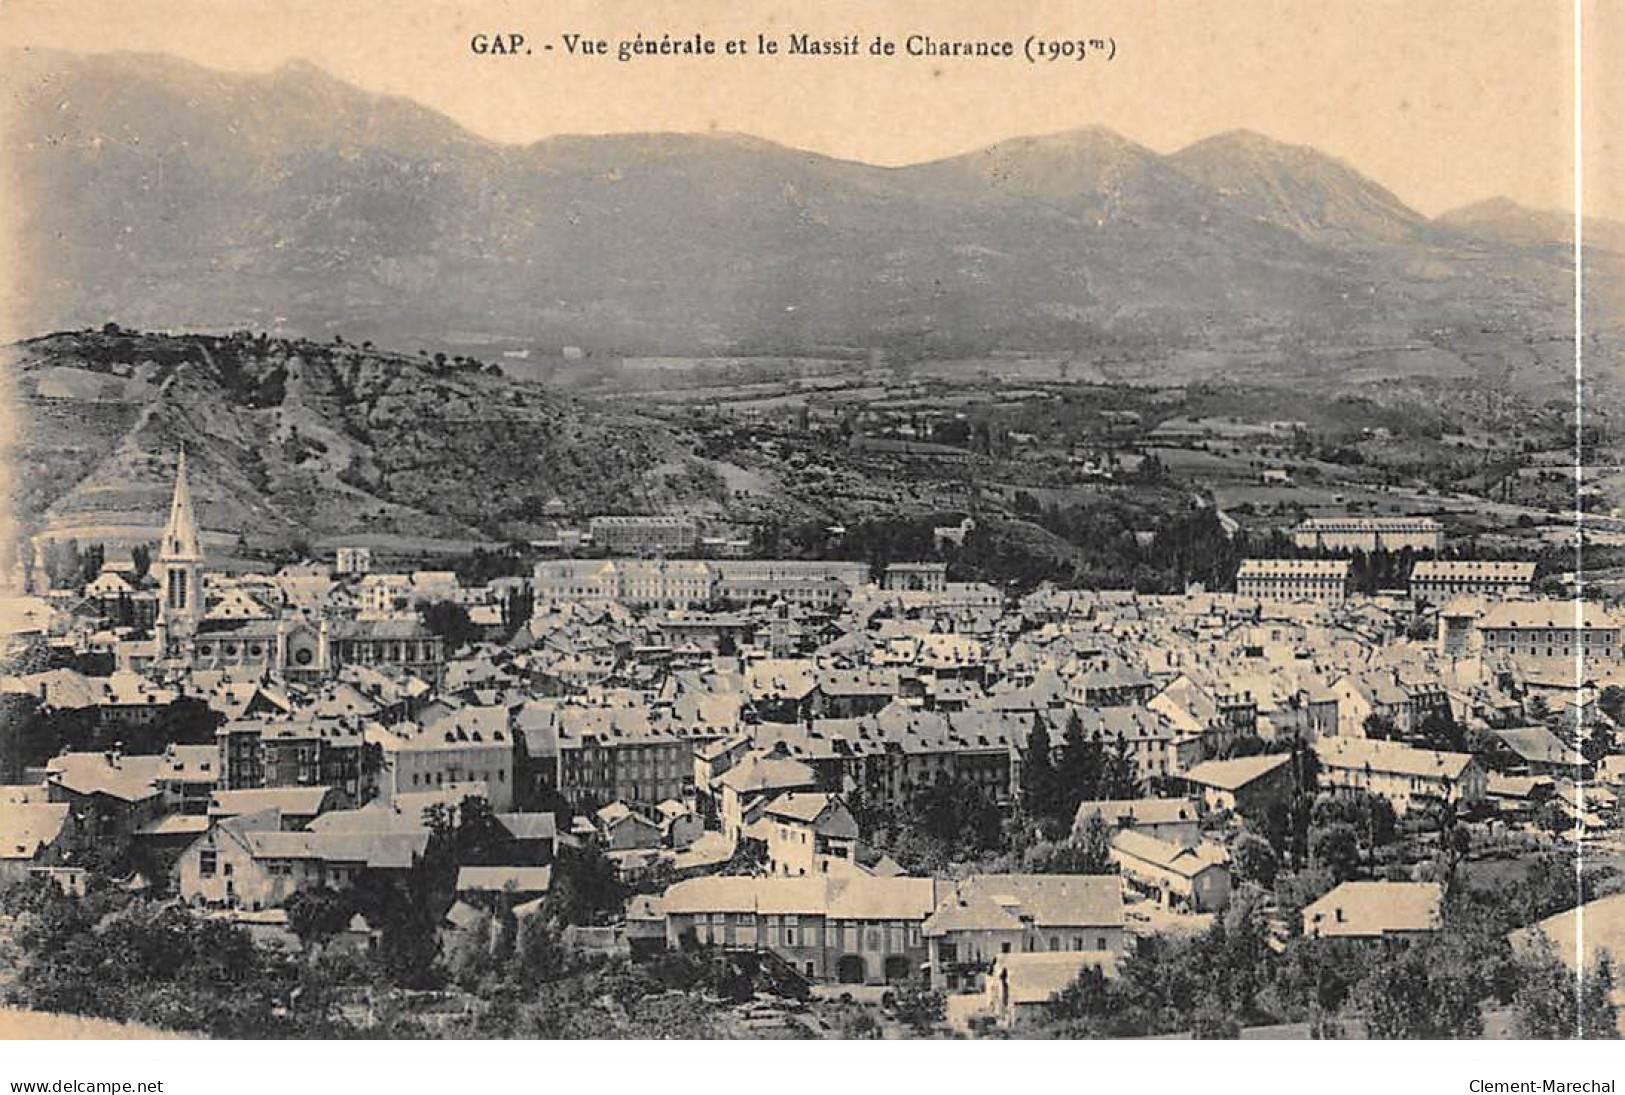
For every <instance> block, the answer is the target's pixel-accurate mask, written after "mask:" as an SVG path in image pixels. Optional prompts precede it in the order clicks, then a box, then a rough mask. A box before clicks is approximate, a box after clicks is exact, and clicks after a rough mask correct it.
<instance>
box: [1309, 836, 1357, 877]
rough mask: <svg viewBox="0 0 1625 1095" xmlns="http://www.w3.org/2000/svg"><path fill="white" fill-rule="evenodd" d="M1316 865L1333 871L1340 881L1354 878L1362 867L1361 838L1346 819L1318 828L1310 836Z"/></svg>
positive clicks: (1333, 874) (1333, 875)
mask: <svg viewBox="0 0 1625 1095" xmlns="http://www.w3.org/2000/svg"><path fill="white" fill-rule="evenodd" d="M1309 845H1310V850H1311V854H1312V855H1313V857H1314V862H1315V865H1316V866H1319V867H1323V868H1325V869H1326V870H1328V871H1330V872H1331V873H1332V877H1333V878H1335V879H1336V880H1337V881H1339V882H1346V881H1348V880H1349V879H1351V878H1353V877H1354V875H1355V873H1356V872H1357V871H1358V870H1359V867H1360V838H1359V836H1358V835H1357V834H1356V832H1355V829H1354V826H1352V825H1350V824H1349V823H1348V822H1346V821H1337V822H1333V823H1332V824H1330V825H1327V826H1326V827H1324V828H1321V829H1316V830H1315V831H1314V832H1313V833H1312V834H1311V835H1310V838H1309Z"/></svg>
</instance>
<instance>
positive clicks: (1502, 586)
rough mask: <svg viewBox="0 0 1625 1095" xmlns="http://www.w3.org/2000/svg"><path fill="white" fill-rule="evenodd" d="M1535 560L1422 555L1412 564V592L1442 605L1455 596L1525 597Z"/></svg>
mask: <svg viewBox="0 0 1625 1095" xmlns="http://www.w3.org/2000/svg"><path fill="white" fill-rule="evenodd" d="M1534 581H1535V564H1534V563H1519V562H1495V561H1487V560H1479V559H1459V560H1457V559H1425V560H1423V561H1422V562H1420V563H1417V564H1416V565H1415V566H1414V567H1412V568H1411V596H1412V597H1413V598H1415V599H1416V600H1418V601H1426V602H1428V603H1429V604H1434V605H1442V604H1445V603H1447V602H1448V601H1450V600H1452V599H1453V598H1456V597H1463V596H1473V597H1527V596H1528V595H1529V593H1530V590H1531V588H1532V586H1533V585H1534Z"/></svg>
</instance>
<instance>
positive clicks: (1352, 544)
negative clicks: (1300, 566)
mask: <svg viewBox="0 0 1625 1095" xmlns="http://www.w3.org/2000/svg"><path fill="white" fill-rule="evenodd" d="M1292 542H1293V543H1294V544H1296V545H1297V546H1298V547H1300V548H1305V549H1307V550H1311V551H1313V550H1322V551H1365V552H1372V551H1376V550H1377V549H1379V548H1381V549H1383V550H1385V551H1401V550H1403V549H1405V548H1410V549H1411V550H1412V551H1439V550H1440V549H1442V548H1443V547H1444V526H1443V525H1441V524H1439V522H1437V521H1435V520H1434V519H1433V518H1431V517H1311V518H1309V519H1308V520H1307V521H1304V522H1303V523H1302V524H1300V525H1298V527H1297V528H1295V529H1293V530H1292Z"/></svg>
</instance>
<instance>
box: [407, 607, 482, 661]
mask: <svg viewBox="0 0 1625 1095" xmlns="http://www.w3.org/2000/svg"><path fill="white" fill-rule="evenodd" d="M418 614H419V615H420V616H421V617H422V618H423V626H424V627H426V628H428V629H429V630H430V631H432V632H434V633H435V634H436V635H439V636H440V637H441V638H442V639H444V640H446V649H447V651H448V652H449V651H454V650H459V649H461V648H462V647H464V646H467V645H468V644H469V643H472V642H474V641H475V640H476V639H478V638H479V637H480V633H479V629H478V628H476V627H475V626H474V624H473V621H471V620H470V619H469V618H468V609H466V608H464V607H463V606H462V605H460V604H458V603H456V602H455V601H435V602H433V603H430V604H425V605H420V606H419V608H418Z"/></svg>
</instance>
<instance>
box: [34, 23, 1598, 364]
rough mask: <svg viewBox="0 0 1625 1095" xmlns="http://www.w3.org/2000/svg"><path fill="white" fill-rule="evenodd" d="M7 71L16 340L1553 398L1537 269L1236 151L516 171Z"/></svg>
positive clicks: (298, 100)
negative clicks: (98, 336)
mask: <svg viewBox="0 0 1625 1095" xmlns="http://www.w3.org/2000/svg"><path fill="white" fill-rule="evenodd" d="M16 60H17V63H16V64H15V65H13V66H12V69H11V72H10V73H9V75H8V80H9V81H10V82H11V85H12V88H13V93H12V95H11V100H12V102H13V103H14V104H15V106H16V107H17V109H16V110H15V112H14V130H13V132H12V134H11V138H12V143H11V147H12V148H13V149H15V150H16V155H15V156H14V157H13V163H12V164H11V165H10V166H11V169H12V170H14V171H15V172H16V174H17V178H18V185H19V193H20V194H21V195H22V196H23V198H24V201H23V206H24V208H25V209H26V214H27V215H26V216H25V217H24V218H23V225H22V227H23V230H24V244H25V246H26V248H27V251H28V261H29V268H30V269H31V270H33V271H34V272H35V274H36V276H35V277H33V278H31V279H30V282H29V285H28V291H27V294H26V297H25V299H22V300H20V301H18V302H16V303H17V304H18V305H19V309H20V310H19V314H21V315H22V316H23V317H24V320H25V322H26V324H27V325H28V329H30V330H40V331H44V330H54V329H63V328H78V327H97V326H100V325H101V324H102V323H103V322H105V321H107V320H109V319H111V320H114V321H117V322H119V323H122V324H125V325H129V326H138V327H144V328H149V329H153V328H156V329H187V330H235V329H242V328H246V329H252V330H267V331H271V332H274V333H277V334H288V335H304V336H308V337H314V338H317V339H320V340H324V341H325V340H326V339H327V338H329V337H331V335H332V334H334V333H335V332H339V333H342V334H343V335H344V336H345V337H347V338H350V339H352V340H361V339H372V340H375V341H377V342H379V343H381V344H383V343H387V344H390V345H408V346H413V345H423V346H427V347H430V348H439V349H447V350H451V351H453V352H459V353H477V354H484V355H489V356H496V355H498V354H500V353H502V352H515V353H521V352H526V351H535V352H538V353H544V354H545V353H549V352H556V351H557V349H558V348H559V347H560V346H565V345H571V346H581V347H584V348H586V349H588V350H590V351H595V352H601V353H609V354H614V353H659V354H693V355H703V354H713V353H736V354H750V353H778V352H790V353H809V352H817V351H825V352H845V351H852V350H861V349H863V348H868V347H879V348H881V349H883V350H885V351H887V352H888V353H890V354H893V355H895V356H899V357H912V356H934V355H949V354H974V353H981V352H986V351H988V350H991V349H1033V350H1041V349H1074V348H1078V347H1090V348H1093V349H1095V350H1096V351H1098V352H1099V353H1102V354H1107V355H1112V356H1115V357H1118V358H1124V357H1126V358H1134V359H1138V360H1147V361H1157V360H1165V359H1168V358H1171V357H1174V356H1177V355H1180V354H1181V353H1184V352H1187V351H1200V352H1201V353H1204V354H1208V355H1210V360H1211V366H1210V368H1211V369H1212V370H1213V371H1214V372H1215V373H1217V374H1221V375H1222V373H1223V371H1224V370H1225V369H1226V368H1227V367H1228V366H1229V365H1230V364H1231V363H1232V358H1231V357H1230V356H1228V355H1230V354H1231V352H1232V351H1235V352H1237V353H1241V352H1256V351H1258V350H1259V349H1261V348H1273V349H1277V350H1279V351H1280V354H1281V357H1282V359H1283V360H1287V359H1290V360H1291V361H1292V362H1293V364H1294V365H1295V366H1302V365H1303V364H1305V363H1310V364H1312V363H1314V362H1316V361H1321V362H1324V363H1325V368H1326V369H1327V370H1333V369H1335V368H1337V367H1338V366H1337V362H1338V361H1339V360H1342V359H1343V356H1344V355H1346V354H1347V353H1348V352H1349V351H1350V349H1351V348H1353V349H1361V348H1365V349H1374V350H1379V351H1387V350H1391V349H1394V348H1397V347H1423V348H1438V349H1442V350H1444V351H1446V352H1451V353H1453V352H1455V350H1456V348H1455V347H1453V346H1451V345H1450V342H1451V339H1452V338H1453V337H1454V335H1455V334H1460V333H1470V337H1471V339H1472V340H1473V346H1472V347H1471V350H1470V356H1471V358H1472V361H1473V362H1474V364H1473V368H1475V369H1478V368H1484V369H1487V370H1489V372H1490V374H1491V375H1493V376H1496V377H1502V376H1504V375H1507V374H1509V373H1510V374H1512V379H1513V381H1514V382H1518V383H1524V384H1525V385H1527V386H1539V385H1541V384H1544V383H1548V382H1552V383H1555V382H1557V381H1559V380H1560V379H1561V377H1560V376H1559V375H1558V373H1560V372H1561V370H1557V371H1556V372H1553V375H1552V376H1547V375H1546V373H1547V372H1549V371H1551V370H1545V369H1536V370H1533V371H1529V370H1524V371H1525V372H1529V373H1530V375H1528V376H1524V375H1522V373H1520V372H1519V370H1518V368H1516V367H1515V366H1516V365H1517V362H1518V361H1519V360H1521V359H1522V357H1525V356H1527V355H1526V353H1525V350H1524V348H1525V347H1526V346H1528V345H1529V344H1530V343H1531V341H1534V342H1539V341H1542V340H1545V339H1547V338H1550V337H1553V336H1556V337H1565V336H1566V333H1567V331H1568V327H1569V321H1568V319H1567V318H1566V317H1567V315H1568V292H1569V273H1568V271H1567V269H1566V265H1565V264H1566V262H1567V258H1566V256H1564V255H1563V254H1562V253H1561V252H1560V251H1558V250H1555V249H1553V248H1551V247H1549V246H1543V245H1529V244H1527V243H1525V242H1522V241H1519V240H1515V239H1514V240H1509V239H1507V238H1505V236H1504V234H1503V233H1500V232H1496V231H1485V232H1478V231H1475V230H1473V227H1472V226H1471V225H1465V226H1463V225H1454V226H1447V225H1436V224H1432V223H1430V222H1427V221H1426V220H1424V219H1423V218H1421V217H1419V216H1418V215H1417V214H1416V213H1414V212H1413V211H1411V210H1409V209H1407V208H1405V207H1404V206H1403V204H1402V203H1400V202H1399V201H1398V200H1397V199H1396V198H1394V196H1393V195H1391V194H1389V193H1388V192H1387V191H1386V190H1384V189H1383V188H1382V187H1380V186H1379V185H1377V184H1376V183H1373V182H1371V181H1370V180H1368V179H1365V178H1364V177H1363V176H1361V175H1360V174H1359V173H1358V172H1357V171H1355V170H1354V169H1353V168H1351V167H1349V166H1347V165H1345V164H1342V163H1339V162H1338V161H1336V160H1333V159H1331V158H1330V157H1326V156H1324V155H1322V154H1320V153H1318V152H1316V151H1314V150H1313V149H1306V148H1296V147H1291V146H1286V145H1282V144H1279V143H1277V142H1274V141H1270V140H1268V139H1267V138H1264V137H1260V136H1258V135H1256V134H1245V133H1243V134H1227V135H1222V136H1219V137H1216V138H1213V139H1210V140H1208V141H1203V142H1200V143H1198V144H1196V145H1194V146H1192V147H1191V148H1188V149H1185V150H1183V151H1181V152H1179V153H1176V154H1174V155H1172V156H1162V155H1159V154H1157V153H1155V152H1152V151H1151V150H1149V149H1146V148H1143V147H1141V146H1139V145H1137V144H1135V143H1134V142H1132V141H1129V140H1127V139H1125V138H1123V137H1121V136H1119V135H1117V134H1114V133H1111V132H1110V131H1107V130H1104V129H1100V128H1086V129H1081V130H1077V131H1074V132H1070V133H1062V134H1056V135H1052V136H1048V137H1034V138H1022V139H1018V140H1012V141H1006V142H1003V143H1000V144H997V145H994V146H992V147H990V148H987V149H983V150H981V151H978V152H973V153H970V154H967V155H964V156H958V157H953V158H950V159H946V160H941V161H937V162H933V163H925V164H918V165H914V166H909V167H902V168H877V167H872V166H867V165H864V164H857V163H850V162H844V161H839V160H834V159H830V158H828V157H823V156H818V155H814V154H811V153H806V152H800V151H796V150H793V149H788V148H783V147H780V146H777V145H774V144H771V143H769V142H766V141H761V140H757V139H754V138H747V137H740V136H733V135H707V136H684V135H673V134H650V135H632V136H603V137H560V138H554V139H550V140H545V141H541V142H538V143H536V144H533V145H529V146H508V145H498V144H494V143H491V142H488V141H485V140H482V139H480V138H478V137H476V136H474V135H472V134H469V133H467V132H465V131H463V130H462V129H460V128H459V127H458V126H457V125H455V124H454V123H453V122H451V121H450V120H449V119H446V118H444V117H442V116H440V115H438V114H435V113H434V112H432V111H429V110H427V109H424V108H422V107H420V106H418V105H416V104H414V103H411V102H409V101H406V100H402V99H393V98H388V97H383V96H377V95H373V94H370V93H367V92H364V91H361V90H359V89H357V88H354V87H351V86H348V85H346V84H344V83H342V82H340V81H338V80H335V79H333V78H331V77H329V76H327V75H326V74H324V73H322V72H321V71H319V70H317V69H315V68H313V67H311V66H309V65H304V64H294V65H289V66H286V67H284V68H281V69H278V70H276V71H274V72H270V73H265V74H227V73H219V72H213V71H210V70H207V69H203V68H199V67H197V66H194V65H190V64H187V63H184V62H181V61H178V60H176V59H174V58H169V57H163V56H151V55H126V54H110V55H100V56H96V57H93V58H92V57H83V56H78V55H72V54H60V53H57V54H52V53H31V54H28V55H26V56H24V57H20V58H17V59H16ZM1610 303H1611V302H1609V301H1599V303H1598V305H1597V306H1595V307H1594V308H1593V309H1592V314H1593V318H1594V319H1596V320H1597V322H1598V324H1599V325H1601V326H1604V327H1607V326H1609V325H1612V324H1616V323H1617V322H1618V317H1619V314H1620V313H1619V311H1618V310H1615V309H1612V308H1611V307H1610ZM1293 382H1294V383H1296V382H1297V379H1296V374H1295V378H1294V380H1293Z"/></svg>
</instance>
